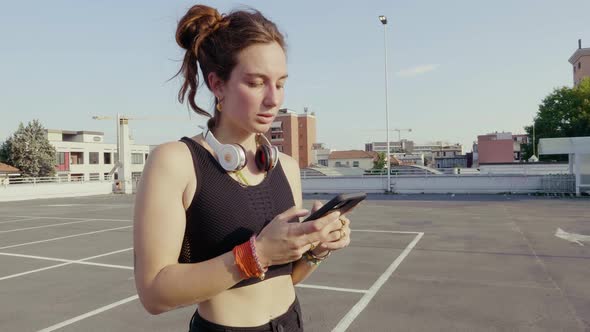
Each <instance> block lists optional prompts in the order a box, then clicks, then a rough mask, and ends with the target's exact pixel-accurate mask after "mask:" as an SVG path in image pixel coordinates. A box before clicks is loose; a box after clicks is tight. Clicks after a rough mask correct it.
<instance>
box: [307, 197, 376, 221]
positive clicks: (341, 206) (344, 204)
mask: <svg viewBox="0 0 590 332" xmlns="http://www.w3.org/2000/svg"><path fill="white" fill-rule="evenodd" d="M365 198H367V194H366V193H363V192H358V193H349V194H340V195H338V196H336V197H334V198H332V199H331V200H330V201H329V202H328V203H326V204H324V205H323V206H322V207H321V208H320V209H319V210H317V211H316V212H314V213H312V214H311V215H310V216H309V217H307V218H305V220H303V221H302V222H306V221H310V220H315V219H318V218H321V217H323V216H325V215H326V214H328V213H330V212H332V211H335V210H340V213H341V214H344V213H346V212H347V211H349V210H350V209H352V208H353V207H355V206H356V205H357V204H358V203H360V202H361V201H362V200H363V199H365Z"/></svg>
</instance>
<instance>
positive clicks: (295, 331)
mask: <svg viewBox="0 0 590 332" xmlns="http://www.w3.org/2000/svg"><path fill="white" fill-rule="evenodd" d="M189 332H303V316H301V307H300V306H299V300H298V299H297V297H295V301H294V302H293V304H291V306H290V307H289V309H288V310H287V312H285V313H284V314H282V315H280V316H278V317H276V318H274V319H272V320H271V321H270V322H268V323H266V324H264V325H260V326H253V327H232V326H225V325H219V324H215V323H213V322H210V321H208V320H205V319H204V318H203V317H201V316H200V315H199V312H198V311H195V314H194V315H193V318H192V319H191V322H190V324H189Z"/></svg>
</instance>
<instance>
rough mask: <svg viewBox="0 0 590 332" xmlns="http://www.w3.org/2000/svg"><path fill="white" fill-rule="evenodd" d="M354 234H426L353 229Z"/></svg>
mask: <svg viewBox="0 0 590 332" xmlns="http://www.w3.org/2000/svg"><path fill="white" fill-rule="evenodd" d="M351 231H353V232H367V233H391V234H424V233H420V232H401V231H381V230H375V229H351Z"/></svg>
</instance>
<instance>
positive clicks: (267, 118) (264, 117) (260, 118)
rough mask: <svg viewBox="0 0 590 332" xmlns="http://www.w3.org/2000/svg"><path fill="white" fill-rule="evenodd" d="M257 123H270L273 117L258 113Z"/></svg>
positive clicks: (268, 114) (270, 114) (269, 114)
mask: <svg viewBox="0 0 590 332" xmlns="http://www.w3.org/2000/svg"><path fill="white" fill-rule="evenodd" d="M256 117H257V118H258V121H259V122H261V123H264V124H267V123H271V122H272V120H273V119H274V117H275V116H274V115H273V114H272V113H259V114H256Z"/></svg>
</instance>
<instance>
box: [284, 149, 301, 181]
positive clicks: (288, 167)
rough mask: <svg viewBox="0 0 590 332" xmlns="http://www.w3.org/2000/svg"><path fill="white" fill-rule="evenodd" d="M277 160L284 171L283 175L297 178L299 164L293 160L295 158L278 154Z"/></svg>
mask: <svg viewBox="0 0 590 332" xmlns="http://www.w3.org/2000/svg"><path fill="white" fill-rule="evenodd" d="M279 160H280V161H281V166H282V167H283V170H284V171H285V175H287V176H290V175H292V174H296V175H297V177H299V162H298V161H297V160H295V158H293V157H291V156H290V155H288V154H285V153H282V152H279Z"/></svg>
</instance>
